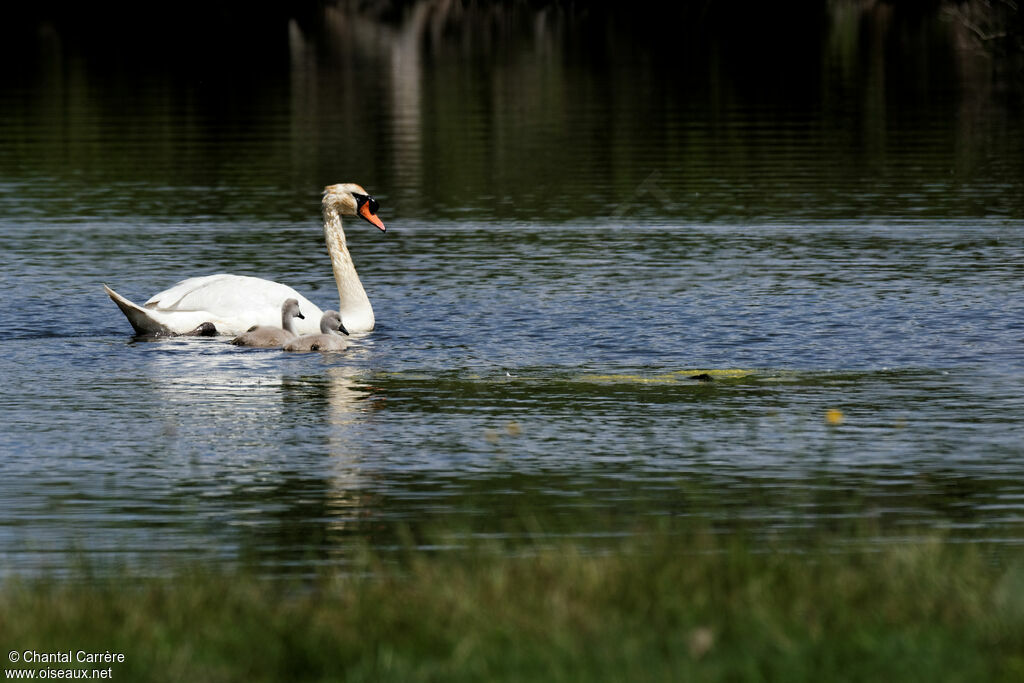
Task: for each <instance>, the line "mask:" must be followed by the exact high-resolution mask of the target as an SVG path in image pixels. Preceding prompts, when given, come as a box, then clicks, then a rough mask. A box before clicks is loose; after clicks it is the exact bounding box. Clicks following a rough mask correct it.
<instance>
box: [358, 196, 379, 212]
mask: <svg viewBox="0 0 1024 683" xmlns="http://www.w3.org/2000/svg"><path fill="white" fill-rule="evenodd" d="M352 196H353V197H354V198H355V200H356V211H358V210H360V209H362V208H363V204H366V203H367V202H369V203H370V207H369V208H370V213H372V214H376V213H377V210H378V209H380V204H378V203H377V200H376V199H374V198H373V197H371V196H370V195H368V194H359V193H358V192H353V193H352Z"/></svg>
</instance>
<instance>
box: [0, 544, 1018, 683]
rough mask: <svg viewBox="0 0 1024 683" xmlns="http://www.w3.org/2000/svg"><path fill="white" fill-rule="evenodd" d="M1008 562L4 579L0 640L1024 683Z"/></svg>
mask: <svg viewBox="0 0 1024 683" xmlns="http://www.w3.org/2000/svg"><path fill="white" fill-rule="evenodd" d="M1022 561H1024V552H1021V551H1014V550H1010V551H1007V550H993V549H985V548H984V547H964V546H962V545H954V544H944V543H941V542H938V541H934V542H920V543H915V544H912V545H901V546H899V547H896V546H895V545H894V546H892V547H888V548H886V549H883V550H877V549H876V550H851V551H841V552H835V551H832V552H823V551H811V552H794V551H792V550H788V551H786V552H782V551H779V552H773V551H767V552H763V551H755V550H754V549H752V548H750V547H746V546H744V545H743V544H742V543H736V542H729V541H722V540H718V539H717V538H715V537H713V536H709V535H702V534H696V535H691V536H687V537H685V538H680V537H678V536H674V537H671V538H669V537H664V538H660V539H659V540H655V541H650V539H649V538H648V540H647V541H644V542H642V543H638V542H636V541H633V542H630V543H625V544H623V545H621V546H618V547H616V548H614V549H612V550H609V551H607V552H602V553H600V554H590V553H583V552H581V550H580V548H579V547H577V546H574V545H571V544H566V545H562V546H560V547H558V548H554V549H552V548H548V549H532V550H528V551H527V552H523V551H522V549H520V550H519V551H518V552H517V553H516V554H510V553H509V552H507V551H505V550H504V549H494V548H479V549H475V550H471V551H467V552H464V553H458V554H455V553H447V554H441V555H428V554H418V553H412V554H409V555H408V556H406V557H404V558H402V559H401V560H399V561H397V562H388V563H383V562H381V561H380V559H379V558H374V557H372V556H367V557H366V558H364V559H363V560H362V561H361V563H362V566H361V572H360V576H353V575H351V574H348V575H325V576H322V577H321V578H319V579H317V580H316V581H313V582H301V583H300V582H296V583H288V582H284V583H282V582H279V581H274V582H268V581H266V580H261V579H258V578H256V577H254V576H252V575H249V574H246V573H244V572H241V573H233V574H209V573H205V572H202V571H200V572H195V571H182V572H180V573H179V574H178V575H177V576H176V578H174V579H173V580H168V579H160V580H153V579H134V580H133V579H119V580H112V579H101V580H97V579H89V580H83V581H81V582H74V583H69V582H55V581H43V580H33V581H28V582H24V581H22V582H17V581H15V582H8V583H7V584H5V585H4V586H3V588H2V590H0V640H2V643H3V645H4V647H5V648H6V649H8V650H12V649H13V650H19V651H24V650H27V649H33V650H36V651H53V650H61V651H63V650H72V651H77V650H79V649H83V650H87V651H88V650H93V651H100V652H102V651H107V650H109V651H111V652H115V653H117V652H120V653H124V654H125V662H124V663H123V664H114V665H112V676H113V678H114V679H115V680H131V681H136V680H138V681H182V680H190V681H243V680H244V681H280V680H325V681H326V680H345V681H363V680H373V681H381V680H384V681H389V680H394V681H418V680H438V681H458V680H467V681H483V680H486V681H494V680H544V681H558V680H586V681H594V680H597V681H602V680H614V681H626V680H629V681H638V680H666V681H668V680H712V681H713V680H741V681H742V680H749V681H760V680H767V681H802V680H807V681H810V680H814V681H823V680H829V681H836V680H901V681H913V680H917V681H953V680H963V681H981V680H985V681H994V680H1022V679H1024V562H1022ZM371 577H372V578H371ZM6 666H8V668H11V667H13V666H14V665H11V664H7V665H6ZM44 666H46V665H42V664H39V665H35V666H34V667H29V668H36V669H40V668H43V667H44Z"/></svg>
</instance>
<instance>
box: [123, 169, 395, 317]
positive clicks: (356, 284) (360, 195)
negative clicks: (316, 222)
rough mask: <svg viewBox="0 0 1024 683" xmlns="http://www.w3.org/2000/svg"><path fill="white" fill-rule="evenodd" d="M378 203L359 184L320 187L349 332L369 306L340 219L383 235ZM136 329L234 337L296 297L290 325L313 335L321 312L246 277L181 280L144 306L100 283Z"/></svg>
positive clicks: (290, 292)
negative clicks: (206, 330) (204, 327)
mask: <svg viewBox="0 0 1024 683" xmlns="http://www.w3.org/2000/svg"><path fill="white" fill-rule="evenodd" d="M377 209H378V205H377V200H375V199H374V198H373V197H371V196H370V195H369V194H367V193H366V190H364V189H363V188H362V187H360V186H359V185H356V184H354V183H343V184H339V185H328V186H327V187H325V188H324V198H323V216H324V239H325V241H326V242H327V252H328V253H329V254H330V256H331V265H332V266H333V267H334V281H335V282H336V283H337V285H338V310H339V311H340V312H341V314H342V315H343V316H344V318H345V323H346V327H347V328H348V329H349V330H350V331H352V332H369V331H370V330H372V329H373V325H374V319H373V307H372V306H370V300H369V298H368V297H367V296H366V291H365V290H364V289H363V284H362V283H361V282H360V281H359V275H358V274H356V267H355V265H353V263H352V257H351V255H350V254H349V253H348V247H347V246H346V244H345V231H344V230H343V229H342V227H341V217H342V216H360V217H362V218H363V219H365V220H367V221H369V222H370V223H372V224H373V225H376V226H377V227H378V228H380V229H381V230H382V231H383V230H385V227H384V223H382V222H381V220H380V218H378V217H377ZM103 288H104V289H105V290H106V291H107V294H108V295H109V296H110V298H111V299H112V300H113V301H114V303H115V304H117V305H118V306H119V307H120V308H121V311H122V312H123V313H124V314H125V316H126V317H127V318H128V322H130V323H131V324H132V327H133V328H135V332H136V334H146V335H154V334H156V335H165V334H166V335H173V334H181V333H183V332H187V331H189V330H192V329H194V328H196V327H197V326H198V325H201V324H202V323H213V325H214V326H216V328H217V332H218V333H219V334H222V335H231V336H235V335H239V334H242V333H243V332H245V331H246V330H248V329H249V328H251V327H252V326H253V325H267V326H276V325H277V323H278V322H280V320H281V317H280V316H281V306H282V305H283V303H284V301H285V299H296V300H297V301H298V302H299V307H300V308H301V310H302V311H303V312H304V314H305V319H304V320H302V321H300V322H299V324H297V325H295V332H296V333H297V334H316V333H317V332H318V331H319V320H320V318H321V317H322V316H323V311H322V310H321V309H320V308H319V307H318V306H316V304H314V303H313V302H311V301H310V300H309V299H307V298H306V297H304V296H302V295H301V294H299V293H298V292H296V291H295V290H294V289H292V288H291V287H289V286H287V285H282V284H280V283H278V282H273V281H271V280H263V279H261V278H256V277H249V276H246V275H225V274H218V275H206V276H203V277H193V278H189V279H187V280H182V281H181V282H179V283H178V284H176V285H174V286H173V287H171V288H170V289H167V290H165V291H163V292H160V293H159V294H155V295H153V296H152V297H151V298H150V299H149V301H147V302H146V305H145V306H139V305H137V304H134V303H132V302H131V301H129V300H128V299H126V298H124V297H123V296H121V295H120V294H118V293H117V292H115V291H114V290H112V289H111V288H110V287H108V286H107V285H103Z"/></svg>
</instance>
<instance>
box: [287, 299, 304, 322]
mask: <svg viewBox="0 0 1024 683" xmlns="http://www.w3.org/2000/svg"><path fill="white" fill-rule="evenodd" d="M281 315H282V317H284V318H286V319H287V318H302V319H303V320H305V319H306V316H304V315H302V311H300V310H299V300H298V299H285V300H284V303H283V304H282V305H281Z"/></svg>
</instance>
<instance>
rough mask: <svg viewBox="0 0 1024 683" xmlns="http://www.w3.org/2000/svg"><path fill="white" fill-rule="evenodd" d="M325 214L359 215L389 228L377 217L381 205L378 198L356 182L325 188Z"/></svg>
mask: <svg viewBox="0 0 1024 683" xmlns="http://www.w3.org/2000/svg"><path fill="white" fill-rule="evenodd" d="M323 207H324V215H325V216H326V215H327V214H328V213H329V212H334V213H337V214H338V215H341V216H359V217H360V218H362V219H364V220H366V221H367V222H369V223H372V224H373V225H376V226H377V227H378V228H380V229H381V230H387V228H385V227H384V223H383V222H381V220H380V219H379V218H377V210H378V209H379V208H380V205H379V204H378V203H377V200H376V199H374V198H373V197H372V196H370V194H369V193H368V192H367V191H366V190H364V189H363V188H362V187H361V186H359V185H356V184H355V183H339V184H337V185H328V186H327V187H325V188H324V199H323Z"/></svg>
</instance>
